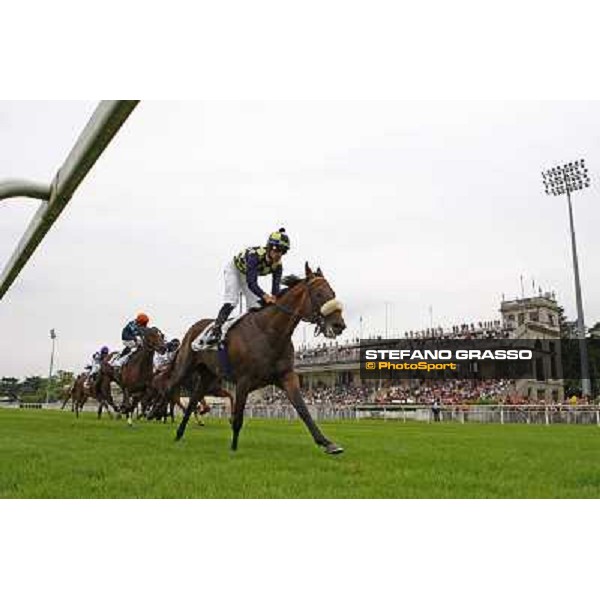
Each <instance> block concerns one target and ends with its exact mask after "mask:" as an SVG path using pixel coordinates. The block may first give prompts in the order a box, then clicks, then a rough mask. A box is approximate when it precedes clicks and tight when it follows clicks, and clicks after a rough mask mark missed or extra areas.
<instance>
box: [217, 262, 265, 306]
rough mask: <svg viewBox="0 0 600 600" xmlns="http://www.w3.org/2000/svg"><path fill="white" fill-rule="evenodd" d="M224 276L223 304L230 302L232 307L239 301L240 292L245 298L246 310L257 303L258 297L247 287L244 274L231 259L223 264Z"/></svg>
mask: <svg viewBox="0 0 600 600" xmlns="http://www.w3.org/2000/svg"><path fill="white" fill-rule="evenodd" d="M223 275H224V276H225V294H224V295H223V304H232V305H233V306H234V307H235V306H237V305H238V302H239V301H240V292H241V293H242V294H243V295H244V298H246V310H249V309H250V308H254V307H256V306H258V305H259V300H260V298H259V297H258V296H255V295H254V293H253V292H251V291H250V288H248V284H247V283H246V276H245V275H244V274H243V273H240V272H239V271H238V269H237V267H236V266H235V264H234V262H233V260H231V261H229V262H228V263H227V264H226V265H225V269H224V270H223Z"/></svg>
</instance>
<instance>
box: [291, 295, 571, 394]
mask: <svg viewBox="0 0 600 600" xmlns="http://www.w3.org/2000/svg"><path fill="white" fill-rule="evenodd" d="M500 314H501V320H494V321H486V322H479V323H477V324H475V323H472V324H461V325H455V326H453V327H451V328H450V329H449V330H443V329H442V328H432V329H428V330H425V331H410V332H407V333H406V334H405V336H406V337H410V338H421V339H428V338H434V337H435V338H446V339H490V338H513V339H532V340H536V342H535V343H536V346H535V347H536V348H538V349H542V350H543V351H544V356H543V358H542V359H539V360H537V361H536V364H535V371H534V377H535V378H534V379H532V380H519V381H517V382H516V384H515V389H514V390H513V393H515V394H516V395H518V396H520V397H522V398H527V400H528V401H530V402H532V403H537V402H540V403H543V402H562V401H563V400H564V385H563V380H562V372H561V368H560V366H561V360H560V344H559V343H558V339H559V338H560V327H559V316H560V311H559V307H558V304H557V302H556V299H555V297H554V295H553V294H549V293H546V294H542V295H540V296H537V297H532V298H520V299H516V300H510V301H503V302H502V303H501V306H500ZM359 348H360V347H359V344H357V343H356V344H351V345H346V346H337V345H329V346H328V345H326V344H323V345H322V346H320V347H317V348H311V349H300V350H298V351H297V352H296V372H297V373H298V374H299V376H300V383H301V385H302V387H303V388H304V389H307V390H312V389H313V388H318V387H327V388H333V387H336V386H364V387H373V388H376V387H379V386H381V385H382V382H381V381H379V380H371V379H368V380H362V379H361V374H360V353H359ZM396 383H398V382H396ZM404 383H405V384H406V385H409V381H405V382H404Z"/></svg>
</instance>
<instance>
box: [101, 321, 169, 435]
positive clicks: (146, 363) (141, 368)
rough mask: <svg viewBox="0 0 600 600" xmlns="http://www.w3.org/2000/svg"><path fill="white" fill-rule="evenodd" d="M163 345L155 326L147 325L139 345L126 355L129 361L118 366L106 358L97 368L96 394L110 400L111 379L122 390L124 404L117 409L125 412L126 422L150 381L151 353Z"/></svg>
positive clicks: (151, 372)
mask: <svg viewBox="0 0 600 600" xmlns="http://www.w3.org/2000/svg"><path fill="white" fill-rule="evenodd" d="M164 347H165V337H164V335H163V334H162V332H161V331H160V329H158V327H147V328H144V329H143V330H142V344H141V346H140V347H139V348H138V349H137V350H135V351H134V352H133V353H132V355H131V356H130V357H129V360H128V361H127V362H126V363H125V364H124V365H123V366H122V367H121V368H120V369H117V368H115V367H113V366H112V365H111V364H110V360H111V359H110V358H109V357H107V358H106V359H104V361H103V362H102V365H101V367H100V381H99V383H98V388H99V396H100V397H101V398H102V399H105V400H109V399H110V400H112V396H111V393H110V383H111V381H114V382H116V383H117V385H119V387H120V388H121V389H122V390H123V403H122V404H121V408H120V412H122V413H125V414H126V415H127V422H128V423H129V425H131V424H132V420H131V415H132V414H133V411H134V410H135V407H136V406H137V404H138V400H139V399H140V398H141V397H143V396H144V395H145V394H146V392H147V391H148V388H149V386H150V385H151V384H152V377H153V361H154V353H155V352H156V351H162V350H164Z"/></svg>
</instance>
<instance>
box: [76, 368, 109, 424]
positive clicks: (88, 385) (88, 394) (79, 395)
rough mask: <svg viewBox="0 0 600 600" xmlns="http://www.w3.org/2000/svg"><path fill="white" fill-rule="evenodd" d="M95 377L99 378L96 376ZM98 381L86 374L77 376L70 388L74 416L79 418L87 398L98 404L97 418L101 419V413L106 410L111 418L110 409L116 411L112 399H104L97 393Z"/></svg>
mask: <svg viewBox="0 0 600 600" xmlns="http://www.w3.org/2000/svg"><path fill="white" fill-rule="evenodd" d="M97 377H100V374H98V376H97ZM99 383H100V382H99V380H98V379H97V378H94V377H90V376H89V375H88V374H87V373H81V374H80V375H78V376H77V379H76V380H75V383H73V386H72V387H71V391H70V396H69V397H70V399H71V400H72V401H73V407H72V410H73V411H74V412H75V416H76V417H77V418H79V413H80V412H81V411H82V410H83V407H84V406H85V403H86V402H87V400H88V398H93V399H95V400H97V402H98V418H99V419H100V418H101V417H102V411H103V410H104V409H106V412H107V413H108V414H109V415H110V417H111V418H112V414H111V412H110V408H111V407H112V409H113V410H114V411H116V410H117V408H116V406H115V405H114V403H113V401H112V397H111V396H110V395H109V396H108V397H106V398H104V397H102V396H101V395H100V394H99V393H98V389H99V388H98V385H99Z"/></svg>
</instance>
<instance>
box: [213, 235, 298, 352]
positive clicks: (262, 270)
mask: <svg viewBox="0 0 600 600" xmlns="http://www.w3.org/2000/svg"><path fill="white" fill-rule="evenodd" d="M289 249H290V238H289V237H288V236H287V234H286V233H285V229H283V227H282V228H281V229H279V231H275V232H274V233H272V234H271V235H270V236H269V239H268V240H267V243H266V245H265V246H264V247H263V246H253V247H251V248H247V249H246V250H243V251H242V252H240V253H239V254H237V255H236V256H235V257H234V258H233V259H232V260H231V261H229V262H228V263H227V265H225V270H224V276H225V294H224V298H223V306H222V307H221V310H220V311H219V314H218V316H217V319H216V320H215V323H214V325H213V330H212V334H211V336H210V338H209V339H208V340H207V341H208V343H210V344H212V343H218V342H220V341H221V329H222V327H223V323H225V321H226V320H227V317H228V316H229V315H230V314H231V312H232V311H233V309H234V308H235V307H236V305H237V303H238V301H239V297H240V292H242V293H243V294H244V296H245V298H246V304H247V307H248V308H249V309H250V308H254V307H256V306H258V305H259V304H260V302H261V300H262V302H263V303H264V304H272V303H273V302H275V296H276V295H277V294H278V293H279V286H280V285H281V274H282V272H283V267H282V264H281V257H282V256H283V255H284V254H285V253H286V252H287V251H288V250H289ZM269 274H271V275H272V276H273V279H272V284H271V293H270V294H268V293H266V292H265V291H263V290H262V288H261V287H260V286H259V285H258V277H259V276H264V275H269Z"/></svg>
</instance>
